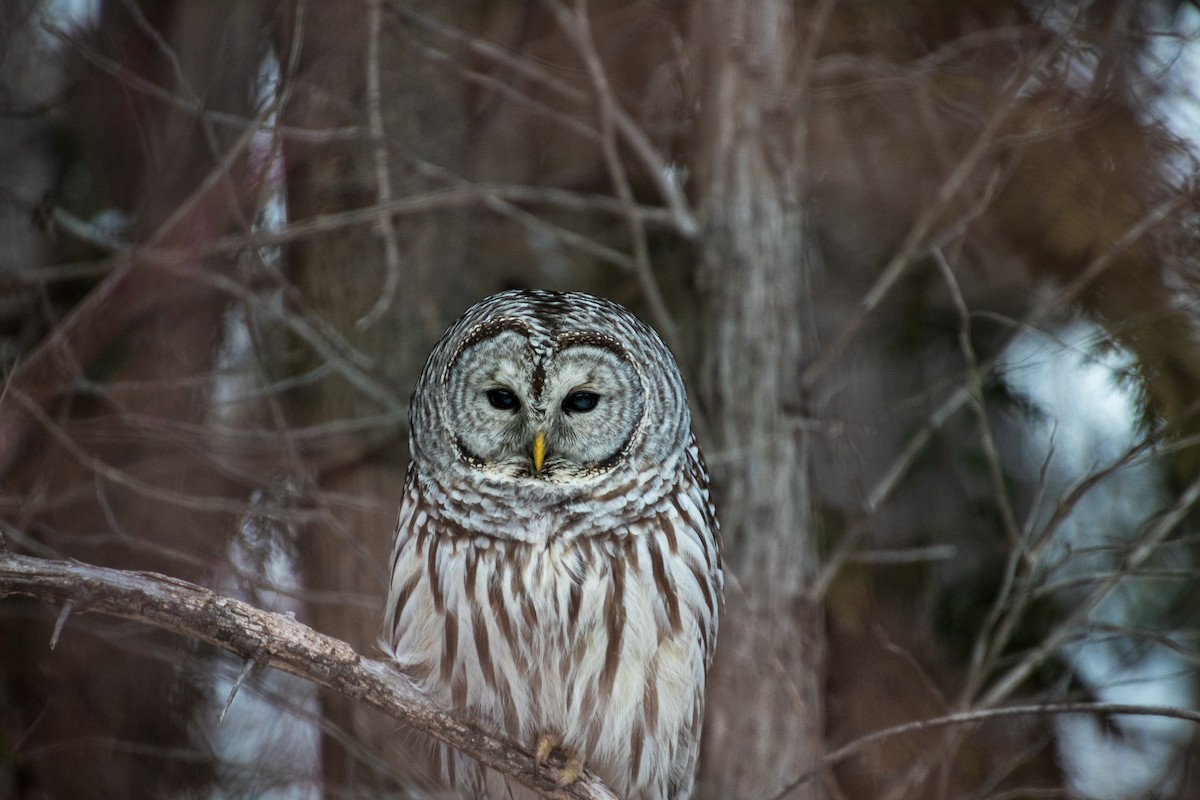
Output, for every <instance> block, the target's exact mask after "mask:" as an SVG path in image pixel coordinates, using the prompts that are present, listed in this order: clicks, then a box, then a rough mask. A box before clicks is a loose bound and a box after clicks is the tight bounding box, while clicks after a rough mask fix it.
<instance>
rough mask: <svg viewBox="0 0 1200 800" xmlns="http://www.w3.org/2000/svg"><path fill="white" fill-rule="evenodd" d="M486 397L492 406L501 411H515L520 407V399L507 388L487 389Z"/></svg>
mask: <svg viewBox="0 0 1200 800" xmlns="http://www.w3.org/2000/svg"><path fill="white" fill-rule="evenodd" d="M487 399H488V402H489V403H491V404H492V408H498V409H500V410H501V411H516V410H517V409H518V408H520V407H521V401H520V400H518V399H517V396H516V395H515V394H513V393H512V392H511V391H509V390H508V389H488V390H487Z"/></svg>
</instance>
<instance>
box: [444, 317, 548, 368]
mask: <svg viewBox="0 0 1200 800" xmlns="http://www.w3.org/2000/svg"><path fill="white" fill-rule="evenodd" d="M504 331H512V332H514V333H519V334H521V335H522V336H524V337H526V338H530V337H532V336H533V328H531V327H530V326H529V323H527V322H525V321H524V320H522V319H518V318H516V317H496V319H489V320H487V321H486V322H480V323H479V324H478V325H475V326H474V327H472V328H471V329H470V330H469V331H467V333H466V335H465V336H463V338H462V341H461V342H459V343H458V347H456V348H454V352H453V353H452V354H451V355H450V360H449V361H447V362H446V369H445V371H444V372H443V373H442V380H443V381H446V380H449V379H450V372H451V370H453V369H454V365H455V364H456V363H458V359H459V358H460V357H461V356H462V354H463V353H464V352H466V350H467V348H468V347H472V346H473V345H476V344H478V343H479V342H482V341H483V340H484V339H490V338H492V337H493V336H496V335H497V334H499V333H503V332H504Z"/></svg>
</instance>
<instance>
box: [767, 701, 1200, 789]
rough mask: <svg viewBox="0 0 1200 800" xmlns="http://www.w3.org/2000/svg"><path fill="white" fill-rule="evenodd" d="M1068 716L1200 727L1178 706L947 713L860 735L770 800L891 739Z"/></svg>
mask: <svg viewBox="0 0 1200 800" xmlns="http://www.w3.org/2000/svg"><path fill="white" fill-rule="evenodd" d="M1064 714H1099V715H1103V716H1105V717H1113V716H1128V717H1164V718H1168V719H1181V720H1185V721H1187V722H1194V723H1196V724H1198V725H1200V711H1196V710H1193V709H1190V708H1180V707H1178V706H1152V705H1130V704H1126V703H1043V704H1036V705H1024V706H1006V707H1004V708H989V709H979V710H976V711H961V712H958V713H955V714H946V715H945V716H942V717H933V718H931V719H923V720H917V721H916V722H905V723H903V724H900V725H893V726H892V727H890V728H883V729H882V730H878V731H875V732H874V733H869V734H867V735H866V736H860V737H859V738H857V739H855V740H854V741H852V742H850V743H848V744H845V745H843V746H841V747H839V748H837V749H836V750H833V751H832V752H830V753H828V754H827V755H826V756H825V757H824V758H823V759H821V763H820V764H819V765H817V766H816V767H813V768H812V769H810V770H808V771H807V772H804V773H803V774H801V775H798V776H797V777H796V779H795V780H793V781H792V782H791V783H789V784H788V785H787V786H785V787H784V788H783V789H782V790H781V791H780V792H779V793H778V794H776V795H774V796H773V797H771V798H770V800H782V798H784V797H786V796H787V795H789V794H791V793H792V792H793V791H794V790H796V789H798V788H799V787H800V786H802V785H803V784H805V783H808V782H809V781H811V780H813V779H814V778H816V777H818V776H820V775H821V774H822V773H823V772H824V771H825V770H826V769H828V768H829V767H830V766H833V765H834V764H839V763H841V762H842V761H845V760H846V759H848V758H851V757H852V756H856V755H858V754H859V753H861V752H862V751H863V750H866V749H867V748H868V747H871V746H872V745H875V744H878V743H879V742H882V741H885V740H887V739H894V738H895V737H897V736H906V735H908V734H910V733H920V732H921V731H927V730H935V729H937V728H948V727H952V726H955V725H976V724H978V723H980V722H987V721H988V720H994V719H1011V718H1013V717H1050V716H1062V715H1064Z"/></svg>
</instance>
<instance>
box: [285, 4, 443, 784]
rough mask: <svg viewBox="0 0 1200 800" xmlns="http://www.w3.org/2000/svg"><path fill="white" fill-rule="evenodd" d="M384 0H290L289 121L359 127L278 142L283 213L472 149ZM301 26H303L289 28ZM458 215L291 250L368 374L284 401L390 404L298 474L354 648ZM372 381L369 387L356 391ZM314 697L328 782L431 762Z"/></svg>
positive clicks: (364, 230)
mask: <svg viewBox="0 0 1200 800" xmlns="http://www.w3.org/2000/svg"><path fill="white" fill-rule="evenodd" d="M382 5H383V4H382V3H374V2H369V3H365V4H361V5H354V6H352V7H351V6H346V5H344V4H340V3H306V2H297V3H296V4H295V6H294V7H293V8H292V9H291V13H290V15H289V18H288V19H286V20H284V23H283V27H282V29H281V39H282V41H283V45H282V46H281V48H280V50H281V56H280V61H281V63H283V64H285V65H287V64H288V63H289V61H291V59H293V49H295V60H294V62H292V63H294V64H295V73H294V74H291V75H289V74H285V75H284V76H283V79H284V81H285V85H286V86H287V87H288V91H290V92H291V95H292V99H291V100H290V102H289V105H288V107H287V112H286V119H285V122H286V123H287V124H291V125H297V126H301V127H305V128H312V129H333V128H345V127H348V126H355V127H357V128H358V129H359V131H360V133H359V134H358V135H357V136H355V137H353V138H351V139H346V140H342V141H336V140H333V141H320V142H316V143H312V142H305V141H298V140H290V141H288V142H287V144H286V156H287V164H288V175H287V185H288V217H289V221H291V222H299V221H301V220H305V219H310V218H313V217H316V216H318V215H321V214H330V213H335V212H341V211H349V210H354V209H364V208H369V207H371V206H372V205H375V204H377V203H382V202H386V201H387V200H388V199H389V198H399V197H403V196H405V195H407V194H410V193H414V192H419V191H423V190H429V189H430V188H433V186H434V185H436V184H435V183H434V181H432V180H430V179H428V178H427V177H425V176H428V175H429V174H431V173H434V172H436V169H437V167H435V166H433V165H453V166H454V167H462V166H463V165H465V164H466V163H467V157H466V145H465V142H466V138H465V113H464V111H463V102H462V98H461V97H459V96H458V91H459V89H458V86H457V85H455V84H453V83H452V82H451V81H450V78H449V77H448V76H446V75H445V74H444V70H441V71H439V70H436V69H435V68H432V67H431V65H430V63H429V62H428V61H427V60H424V59H423V56H422V54H421V53H420V45H419V44H418V42H416V41H415V40H414V38H413V35H412V32H411V31H408V30H405V29H404V26H401V25H398V24H397V23H396V21H395V20H394V19H392V18H388V17H386V16H384V13H383V8H382ZM297 31H298V32H299V34H300V38H299V40H296V39H294V38H293V34H294V32H297ZM285 69H287V67H286V66H285ZM462 219H463V217H462V215H460V214H447V213H443V214H441V215H439V216H433V215H426V216H420V217H415V218H390V217H387V216H386V215H383V214H379V215H376V216H374V217H373V219H372V224H371V225H370V226H365V225H364V226H352V227H344V228H341V229H339V230H335V231H331V232H326V233H319V234H315V235H312V236H307V237H305V238H304V239H302V240H300V241H298V242H296V243H294V244H293V245H292V246H291V247H290V248H289V251H288V263H289V268H290V276H291V277H292V279H293V282H294V285H295V286H296V287H297V288H298V289H299V294H300V296H301V298H302V300H301V303H299V304H298V305H296V306H294V308H293V311H294V312H296V313H299V314H305V315H309V316H310V318H313V319H316V320H319V322H318V325H319V326H320V327H321V328H322V329H326V330H331V331H333V332H334V334H335V336H337V337H341V340H342V341H343V342H345V343H346V344H348V345H349V347H350V349H351V351H352V352H347V353H344V354H342V355H337V356H333V357H332V358H341V359H343V366H347V367H349V369H350V371H351V372H354V371H357V372H359V373H361V377H362V380H359V381H354V380H347V379H346V378H345V375H344V373H343V374H337V375H335V376H334V377H333V378H330V379H326V380H322V381H320V382H317V383H313V384H310V385H308V386H307V387H305V388H303V389H301V390H299V391H297V392H295V393H294V395H293V396H292V397H291V398H290V400H289V404H288V405H289V410H290V413H291V415H292V419H293V422H294V424H299V425H317V424H322V423H331V422H335V421H339V420H353V419H357V418H362V417H368V416H372V415H379V414H389V415H391V417H392V421H391V422H390V423H388V424H387V425H386V426H383V427H376V428H374V429H373V430H372V432H370V433H367V434H363V435H358V434H353V435H349V436H346V437H343V438H342V439H341V440H340V441H336V442H333V443H332V444H331V445H330V446H329V447H328V448H326V450H325V454H324V456H322V457H321V458H320V459H319V460H323V461H324V462H325V464H326V466H325V468H323V469H322V470H321V471H320V472H319V474H317V475H316V476H314V478H313V480H312V481H311V482H310V483H309V484H308V485H306V486H304V487H303V488H302V491H303V494H304V495H305V497H306V499H310V498H315V501H316V505H317V507H318V509H319V511H320V519H321V521H320V522H318V523H316V524H314V525H312V526H310V527H309V529H308V530H306V531H305V535H304V539H303V541H304V545H303V548H302V550H303V552H302V558H301V561H302V564H303V566H304V569H305V570H306V574H305V583H306V588H307V589H308V590H310V591H311V592H313V593H314V595H315V596H324V597H329V596H336V595H337V594H338V593H347V592H348V591H353V592H355V593H357V595H358V597H357V598H350V597H349V596H348V595H345V594H343V596H345V597H346V600H344V601H339V600H334V601H314V602H311V603H310V604H309V611H308V616H309V622H310V623H311V624H312V625H313V626H314V627H315V628H316V629H318V630H320V631H322V632H325V633H329V634H331V635H334V636H337V637H339V638H341V639H344V640H346V641H348V642H350V643H352V644H353V645H354V647H355V648H356V649H359V650H360V651H363V652H368V653H369V652H373V651H376V650H377V646H376V641H377V637H378V633H379V623H380V620H381V618H382V613H383V602H384V596H385V585H386V579H387V568H388V560H389V555H390V550H391V540H392V532H393V529H394V526H395V515H396V508H397V507H398V505H399V498H400V494H401V490H402V489H403V486H404V474H405V464H406V461H407V451H406V447H405V433H406V426H405V422H406V415H405V412H404V409H405V408H406V406H407V401H408V394H409V392H410V390H411V387H412V385H413V383H414V382H415V379H416V375H417V372H418V371H419V369H420V366H421V364H422V363H423V360H424V355H425V353H427V352H428V350H429V348H430V347H431V346H432V343H433V342H434V341H436V339H437V336H438V335H439V334H440V333H441V330H442V327H443V326H444V324H445V318H446V314H445V310H446V307H447V305H448V302H447V298H449V297H453V296H454V294H453V290H454V289H455V288H457V285H458V283H457V282H458V281H459V280H461V275H462V272H463V264H464V261H465V258H464V254H465V252H466V248H465V236H464V235H463V225H462ZM347 359H348V360H349V361H350V362H352V363H347ZM329 360H330V356H328V355H324V356H321V355H318V354H316V353H312V355H311V357H310V358H306V359H304V361H303V363H301V364H300V365H299V367H300V369H301V370H308V369H313V368H317V367H321V366H327V365H328V362H329ZM367 384H369V385H370V386H371V387H373V388H370V389H367V390H364V385H367ZM380 393H382V394H383V397H380ZM331 464H332V466H330V465H331ZM338 498H350V500H351V502H345V501H344V500H341V501H339V499H338ZM322 708H323V715H324V716H325V718H326V720H327V721H328V722H330V723H332V725H333V728H334V730H335V731H336V732H338V733H337V734H336V735H328V733H327V735H326V736H325V737H324V739H323V763H324V771H325V774H324V788H325V791H326V792H327V793H329V794H330V795H334V796H339V795H340V794H341V793H344V792H351V793H353V792H354V791H356V790H357V791H361V790H362V789H363V788H364V787H380V786H385V785H389V784H391V783H392V782H393V781H394V780H396V779H397V778H399V780H400V781H401V782H408V781H410V780H413V779H418V780H419V779H421V778H423V777H424V776H423V775H422V773H423V766H422V764H421V763H420V762H421V759H419V758H416V759H406V761H409V762H411V763H407V764H405V765H404V766H402V767H400V768H395V767H392V768H388V769H380V766H381V765H380V764H379V762H378V757H379V756H383V757H387V756H389V755H390V756H392V757H395V756H397V755H398V754H399V753H400V750H401V748H402V746H403V745H404V744H405V743H406V742H407V743H408V744H412V742H411V741H408V740H409V739H411V737H409V736H408V735H407V734H406V735H405V736H397V735H396V726H395V724H394V723H392V722H391V721H388V720H385V719H383V718H382V717H380V716H379V715H377V714H375V713H373V712H370V711H368V710H366V709H364V708H362V707H361V705H356V704H354V703H352V702H350V701H348V700H347V699H346V698H344V697H340V696H336V695H332V694H326V695H323V696H322ZM342 734H348V735H342ZM348 743H352V744H348ZM388 771H391V772H392V774H391V775H388V774H386V773H387V772H388ZM406 773H407V774H406Z"/></svg>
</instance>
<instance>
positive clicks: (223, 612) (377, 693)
mask: <svg viewBox="0 0 1200 800" xmlns="http://www.w3.org/2000/svg"><path fill="white" fill-rule="evenodd" d="M13 595H25V596H29V597H35V598H38V599H40V600H45V601H48V602H51V603H62V604H67V603H70V604H72V607H73V609H72V610H73V612H74V613H83V612H98V613H102V614H110V615H113V616H117V617H122V618H125V619H132V620H136V621H138V622H144V623H146V624H148V625H153V626H155V627H158V628H162V629H164V630H168V631H171V632H173V633H178V634H181V635H184V636H190V637H192V638H195V639H199V640H200V641H203V642H206V643H208V644H210V645H213V646H214V647H218V648H220V649H222V650H226V651H228V652H230V653H233V654H235V655H237V656H240V657H241V658H244V659H247V660H252V661H254V662H255V663H257V664H259V665H260V666H262V667H273V668H275V669H279V670H282V671H284V672H288V673H290V674H292V675H296V676H298V677H301V678H304V679H305V680H309V681H312V682H313V683H316V684H318V685H320V686H323V687H326V688H328V689H332V690H333V691H335V692H338V693H339V694H341V695H344V696H345V697H348V698H350V699H352V700H355V701H358V702H361V703H365V704H366V705H369V706H372V707H373V708H376V709H379V710H380V711H383V712H384V713H386V714H388V715H389V716H391V717H393V718H395V719H398V720H400V721H401V722H404V723H405V724H408V725H411V726H412V727H414V728H417V729H419V730H421V731H423V732H424V733H427V734H429V735H430V736H433V737H434V738H436V739H439V740H441V741H443V742H445V743H447V744H449V745H451V746H452V747H455V748H457V749H459V750H461V751H463V752H465V753H468V754H470V755H471V756H472V757H474V758H476V759H478V760H479V761H480V763H482V764H485V765H486V766H488V767H490V768H492V769H495V770H497V771H499V772H503V773H504V774H506V775H509V776H511V777H513V778H515V779H516V780H518V781H520V782H521V783H523V784H524V785H526V786H529V787H530V788H532V789H534V790H535V791H537V792H538V793H539V794H541V795H542V796H543V797H549V798H558V799H559V800H565V799H566V798H576V800H600V799H601V798H603V799H604V800H616V795H614V794H613V793H612V791H611V790H609V789H608V788H607V787H605V786H604V784H603V782H602V781H600V779H599V778H597V777H596V776H595V775H594V774H592V773H590V772H589V773H585V774H584V775H583V776H582V777H581V778H579V780H577V781H575V782H574V783H572V784H570V785H569V786H568V787H566V788H564V789H560V788H557V786H556V783H555V781H556V780H557V779H558V777H559V776H560V774H561V770H562V766H563V764H562V761H561V759H557V760H556V759H555V758H553V757H552V759H551V763H550V765H549V768H546V767H543V768H541V769H540V770H538V771H537V772H535V770H534V766H535V765H534V756H533V752H532V751H531V750H529V749H528V748H526V747H524V746H521V745H518V744H516V743H513V742H511V741H507V740H505V739H503V738H501V737H498V736H497V735H495V734H494V733H491V732H489V731H487V730H485V729H484V728H482V727H480V726H479V725H478V724H476V723H474V722H472V721H470V720H466V719H463V718H461V717H458V716H456V715H454V714H451V713H448V712H446V711H443V710H442V709H440V708H438V707H437V706H435V705H434V703H433V702H432V701H431V700H430V699H429V698H428V697H426V696H425V695H424V694H423V693H422V692H421V691H420V690H418V689H417V688H416V686H414V685H413V684H412V682H411V681H409V680H408V678H407V677H405V676H404V675H403V674H401V673H400V672H399V671H398V670H397V669H396V668H395V667H394V666H393V665H391V664H389V663H387V662H385V661H378V660H373V659H369V658H364V657H363V656H361V655H359V654H358V653H357V652H355V651H354V649H353V648H352V647H350V645H348V644H346V643H345V642H342V641H340V640H338V639H334V638H332V637H329V636H325V635H324V634H321V633H317V632H316V631H314V630H312V629H311V628H309V627H308V626H307V625H304V624H302V623H300V622H298V621H296V620H295V619H294V618H292V617H291V616H289V615H286V614H274V613H271V612H268V611H263V610H261V609H258V608H255V607H254V606H252V605H250V604H248V603H244V602H242V601H240V600H235V599H234V598H231V597H223V596H221V595H218V594H216V593H214V592H212V591H209V590H208V589H205V588H202V587H200V586H196V585H195V584H191V583H187V582H186V581H181V580H178V579H175V578H170V577H167V576H164V575H159V574H156V573H151V572H133V571H128V570H118V569H108V568H105V567H97V566H92V565H89V564H80V563H77V562H66V561H54V560H49V559H40V558H31V557H28V556H19V555H15V554H12V553H0V597H8V596H13Z"/></svg>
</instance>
